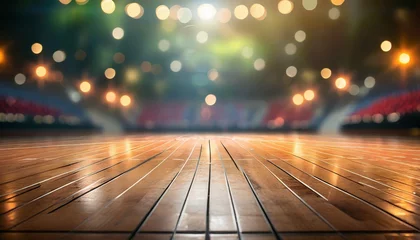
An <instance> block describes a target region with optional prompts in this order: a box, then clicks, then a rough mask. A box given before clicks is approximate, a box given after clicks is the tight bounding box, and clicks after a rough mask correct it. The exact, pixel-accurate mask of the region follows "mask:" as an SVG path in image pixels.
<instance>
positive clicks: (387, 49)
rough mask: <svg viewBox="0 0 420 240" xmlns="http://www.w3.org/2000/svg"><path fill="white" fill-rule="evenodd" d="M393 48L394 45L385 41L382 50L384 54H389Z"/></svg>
mask: <svg viewBox="0 0 420 240" xmlns="http://www.w3.org/2000/svg"><path fill="white" fill-rule="evenodd" d="M391 48H392V43H391V42H390V41H388V40H385V41H383V42H382V43H381V50H382V51H384V52H389V51H391Z"/></svg>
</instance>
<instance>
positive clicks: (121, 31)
mask: <svg viewBox="0 0 420 240" xmlns="http://www.w3.org/2000/svg"><path fill="white" fill-rule="evenodd" d="M112 36H113V37H114V38H115V39H117V40H120V39H122V38H123V37H124V29H122V28H120V27H117V28H114V30H112Z"/></svg>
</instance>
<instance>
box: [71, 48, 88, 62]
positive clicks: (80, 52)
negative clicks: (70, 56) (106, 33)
mask: <svg viewBox="0 0 420 240" xmlns="http://www.w3.org/2000/svg"><path fill="white" fill-rule="evenodd" d="M86 57H87V54H86V52H85V51H83V50H81V49H79V50H77V51H76V53H75V54H74V58H75V59H76V60H77V61H83V60H85V58H86Z"/></svg>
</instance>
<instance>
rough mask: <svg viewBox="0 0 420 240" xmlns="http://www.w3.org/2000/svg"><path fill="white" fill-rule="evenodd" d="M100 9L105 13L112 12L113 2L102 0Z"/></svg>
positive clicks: (113, 9)
mask: <svg viewBox="0 0 420 240" xmlns="http://www.w3.org/2000/svg"><path fill="white" fill-rule="evenodd" d="M101 8H102V11H103V12H104V13H106V14H112V13H113V12H114V11H115V3H114V1H112V0H102V2H101Z"/></svg>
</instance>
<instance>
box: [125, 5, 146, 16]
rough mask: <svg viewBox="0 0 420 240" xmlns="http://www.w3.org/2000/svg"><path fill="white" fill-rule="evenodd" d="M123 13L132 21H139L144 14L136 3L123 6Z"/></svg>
mask: <svg viewBox="0 0 420 240" xmlns="http://www.w3.org/2000/svg"><path fill="white" fill-rule="evenodd" d="M125 13H126V14H127V15H128V16H129V17H131V18H134V19H139V18H141V17H142V16H143V14H144V9H143V7H142V6H141V5H140V4H138V3H129V4H127V6H125Z"/></svg>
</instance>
